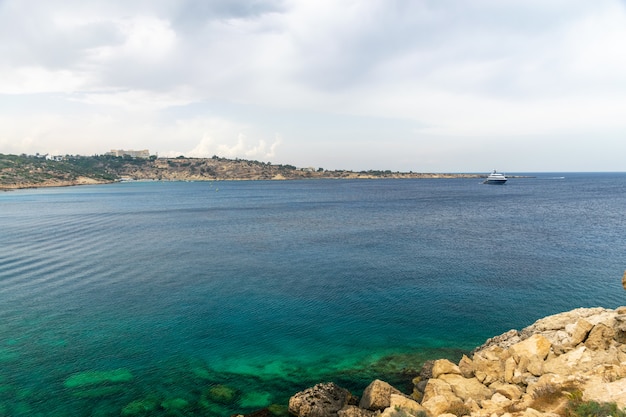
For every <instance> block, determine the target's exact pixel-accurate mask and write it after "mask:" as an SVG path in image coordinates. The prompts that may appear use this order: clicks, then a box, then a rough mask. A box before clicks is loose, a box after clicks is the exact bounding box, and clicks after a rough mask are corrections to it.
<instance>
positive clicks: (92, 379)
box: [63, 368, 133, 388]
mask: <svg viewBox="0 0 626 417" xmlns="http://www.w3.org/2000/svg"><path fill="white" fill-rule="evenodd" d="M132 379H133V374H132V373H131V372H130V371H129V370H128V369H123V368H122V369H114V370H110V371H86V372H79V373H77V374H74V375H72V376H70V377H69V378H67V379H66V380H65V383H64V384H63V385H64V386H65V388H81V387H87V386H93V385H100V384H110V383H112V384H117V383H122V382H129V381H131V380H132Z"/></svg>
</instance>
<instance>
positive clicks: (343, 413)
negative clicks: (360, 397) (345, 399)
mask: <svg viewBox="0 0 626 417" xmlns="http://www.w3.org/2000/svg"><path fill="white" fill-rule="evenodd" d="M377 413H378V412H377V411H371V410H364V409H363V408H359V407H357V406H356V405H347V406H345V407H344V408H342V409H341V410H339V411H337V415H338V416H339V417H374V416H375V415H376V414H377Z"/></svg>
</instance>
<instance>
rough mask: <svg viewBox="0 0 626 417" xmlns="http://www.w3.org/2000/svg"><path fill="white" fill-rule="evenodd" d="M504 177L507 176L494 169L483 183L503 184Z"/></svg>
mask: <svg viewBox="0 0 626 417" xmlns="http://www.w3.org/2000/svg"><path fill="white" fill-rule="evenodd" d="M506 179H507V178H506V177H505V176H504V174H501V173H499V172H497V171H496V170H495V169H494V170H493V172H492V173H491V174H489V176H488V177H487V179H486V180H485V181H483V184H504V183H505V182H506Z"/></svg>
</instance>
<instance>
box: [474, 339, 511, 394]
mask: <svg viewBox="0 0 626 417" xmlns="http://www.w3.org/2000/svg"><path fill="white" fill-rule="evenodd" d="M505 356H508V355H507V354H505V350H504V349H503V348H501V347H500V346H491V347H489V348H487V349H484V350H481V351H478V352H476V353H475V354H474V358H473V360H472V363H473V369H474V375H475V376H476V378H477V379H478V381H480V382H482V383H483V384H485V385H489V384H491V383H493V382H495V381H498V380H500V379H503V378H504V362H505V361H506V359H507V357H505Z"/></svg>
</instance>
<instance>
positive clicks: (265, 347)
mask: <svg viewBox="0 0 626 417" xmlns="http://www.w3.org/2000/svg"><path fill="white" fill-rule="evenodd" d="M624 270H626V173H521V174H515V175H514V176H513V177H512V178H510V179H509V181H508V182H507V183H506V184H505V185H485V184H482V183H481V181H480V180H479V179H476V178H456V179H380V180H328V179H324V180H294V181H217V182H159V181H154V182H121V183H115V184H106V185H86V186H77V187H63V188H41V189H26V190H17V191H11V192H2V193H0V416H12V417H15V416H29V417H33V416H120V415H121V416H200V415H202V416H206V415H211V416H230V415H232V414H236V413H242V414H246V413H251V412H254V411H256V410H260V409H263V408H268V409H269V410H270V412H271V413H272V414H274V415H284V414H285V413H286V406H287V403H288V400H289V397H290V396H292V395H293V394H295V393H296V392H299V391H302V390H304V389H306V388H308V387H311V386H313V385H315V384H316V383H319V382H328V381H334V382H335V383H337V384H338V385H340V386H343V387H345V388H347V389H349V390H350V391H351V392H352V393H353V394H354V395H356V396H359V395H361V393H362V391H363V389H364V388H365V387H366V386H367V385H368V384H369V383H370V382H371V381H372V380H374V379H382V380H385V381H388V382H390V383H392V384H393V385H395V386H396V387H397V388H399V389H400V390H402V391H404V392H407V393H410V392H411V380H412V378H413V377H415V376H416V375H417V374H418V373H419V370H420V368H421V366H422V364H423V363H424V361H426V360H429V359H437V358H449V359H451V360H458V359H459V358H460V357H461V356H462V355H463V354H467V353H468V352H470V351H471V350H472V349H473V348H474V347H476V346H478V345H480V344H482V343H483V342H484V341H485V340H486V339H487V338H489V337H492V336H495V335H499V334H501V333H503V332H506V331H508V330H510V329H522V328H523V327H525V326H528V325H530V324H532V323H533V322H534V321H535V320H537V319H539V318H541V317H544V316H546V315H550V314H555V313H559V312H563V311H567V310H571V309H574V308H578V307H597V306H599V307H606V308H616V307H618V306H621V305H624V304H626V302H625V301H626V291H624V289H623V287H622V284H621V279H622V275H623V274H624Z"/></svg>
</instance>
